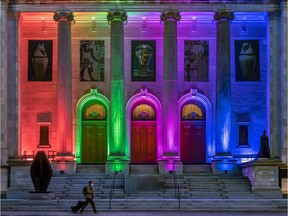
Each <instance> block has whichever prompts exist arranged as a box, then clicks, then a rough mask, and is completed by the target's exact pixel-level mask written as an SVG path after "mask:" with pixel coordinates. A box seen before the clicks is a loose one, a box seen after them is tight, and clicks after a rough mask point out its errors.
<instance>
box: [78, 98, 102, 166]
mask: <svg viewBox="0 0 288 216" xmlns="http://www.w3.org/2000/svg"><path fill="white" fill-rule="evenodd" d="M97 102H98V101H97ZM106 113H107V112H106V109H105V107H104V105H103V104H101V103H99V102H98V103H95V102H94V101H90V102H89V103H86V104H85V105H84V107H83V110H82V163H105V162H106V158H107V123H106V122H107V121H106V120H107V115H106Z"/></svg>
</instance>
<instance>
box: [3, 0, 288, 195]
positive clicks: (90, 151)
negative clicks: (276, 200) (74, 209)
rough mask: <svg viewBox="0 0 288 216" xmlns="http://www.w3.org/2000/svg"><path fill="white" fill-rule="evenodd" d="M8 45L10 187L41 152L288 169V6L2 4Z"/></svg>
mask: <svg viewBox="0 0 288 216" xmlns="http://www.w3.org/2000/svg"><path fill="white" fill-rule="evenodd" d="M1 50H2V51H1V62H2V64H1V174H2V180H1V186H2V187H1V188H2V189H1V190H2V191H1V193H2V194H4V193H6V191H7V188H8V187H9V185H13V183H15V182H17V178H18V177H19V176H20V178H21V176H23V175H24V174H25V173H27V167H28V168H29V165H30V164H31V161H32V160H33V158H34V156H35V154H36V153H37V152H38V151H45V153H46V154H47V156H48V158H49V159H50V161H51V164H52V166H53V169H54V171H57V172H58V171H61V172H67V173H74V172H75V170H76V167H77V164H103V165H105V172H107V173H109V172H114V171H119V170H121V171H124V172H125V173H129V166H130V164H157V165H158V166H159V173H166V172H169V171H171V170H173V171H175V172H176V173H182V172H183V165H185V164H191V165H193V164H207V163H208V164H209V163H210V164H211V166H212V168H213V171H214V172H215V173H218V172H232V171H233V170H234V169H235V168H236V167H237V168H238V167H239V166H240V167H242V168H243V170H242V171H243V174H245V175H247V176H250V177H251V176H252V175H253V174H252V173H254V172H256V171H251V167H254V168H255V166H260V167H262V168H263V167H264V168H263V169H262V171H261V173H262V177H263V178H264V179H265V172H266V171H267V172H269V173H270V172H271V173H272V174H271V175H272V176H273V177H275V178H273V179H274V180H273V181H275V183H276V182H277V181H278V179H279V178H280V177H279V176H281V175H280V174H281V173H282V171H280V170H282V169H283V170H285V171H284V172H286V173H287V146H288V142H287V130H288V129H287V1H243V0H241V1H236V0H235V1H208V0H207V1H205V0H204V1H185V0H183V1H181V3H180V2H179V1H162V0H155V1H92V0H91V1H77V0H71V1H61V0H60V1H59V0H54V1H52V0H51V1H42V0H35V1H32V0H30V1H24V0H17V1H1ZM261 140H262V142H261ZM261 158H262V159H263V158H265V160H264V163H262V162H261V163H262V165H259V164H258V165H255V164H253V163H254V162H255V161H258V162H259V159H261ZM262 161H263V160H262ZM247 164H248V165H247ZM260 169H261V168H260ZM252 170H253V169H252ZM255 170H256V169H255ZM263 170H264V171H263ZM266 174H267V173H266ZM284 177H285V175H284ZM286 179H287V174H286ZM262 180H263V179H262ZM251 181H258V180H253V179H252V177H251ZM252 185H253V182H252ZM275 187H276V186H275Z"/></svg>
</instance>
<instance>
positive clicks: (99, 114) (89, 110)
mask: <svg viewBox="0 0 288 216" xmlns="http://www.w3.org/2000/svg"><path fill="white" fill-rule="evenodd" d="M82 119H83V120H105V119H106V109H105V107H104V106H103V105H102V104H92V105H89V104H88V105H86V106H85V107H84V109H83V112H82Z"/></svg>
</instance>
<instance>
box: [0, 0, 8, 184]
mask: <svg viewBox="0 0 288 216" xmlns="http://www.w3.org/2000/svg"><path fill="white" fill-rule="evenodd" d="M1 14H2V15H1V17H2V18H1V21H0V24H1V32H0V38H1V39H0V40H1V53H0V58H1V62H2V63H1V66H0V67H1V70H0V75H1V83H0V86H1V106H0V111H1V112H0V113H1V114H0V115H1V125H0V131H1V165H4V164H7V160H8V145H7V134H8V133H7V122H8V119H7V115H6V113H7V105H8V103H7V99H8V98H7V91H8V88H7V77H8V76H7V59H8V56H7V48H8V46H7V31H8V26H7V20H6V19H7V2H6V1H1ZM1 174H2V172H1ZM1 186H2V184H1Z"/></svg>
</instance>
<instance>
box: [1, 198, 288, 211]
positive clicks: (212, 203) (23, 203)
mask: <svg viewBox="0 0 288 216" xmlns="http://www.w3.org/2000/svg"><path fill="white" fill-rule="evenodd" d="M78 200H79V199H70V200H66V199H62V200H15V199H14V200H11V199H9V200H5V199H2V200H1V210H2V211H11V210H13V211H43V212H47V211H70V207H71V206H73V205H76V204H77V202H78ZM95 202H96V206H97V208H98V210H99V211H144V212H149V211H175V210H177V209H179V200H177V199H135V198H133V199H113V200H112V201H111V209H110V205H109V204H110V200H109V199H95ZM90 210H92V209H91V206H88V207H87V212H88V211H90ZM180 210H182V211H192V212H200V211H203V212H212V211H213V212H216V211H219V212H220V211H221V212H224V211H225V212H263V211H265V212H271V213H286V212H287V200H286V199H186V200H180Z"/></svg>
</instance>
